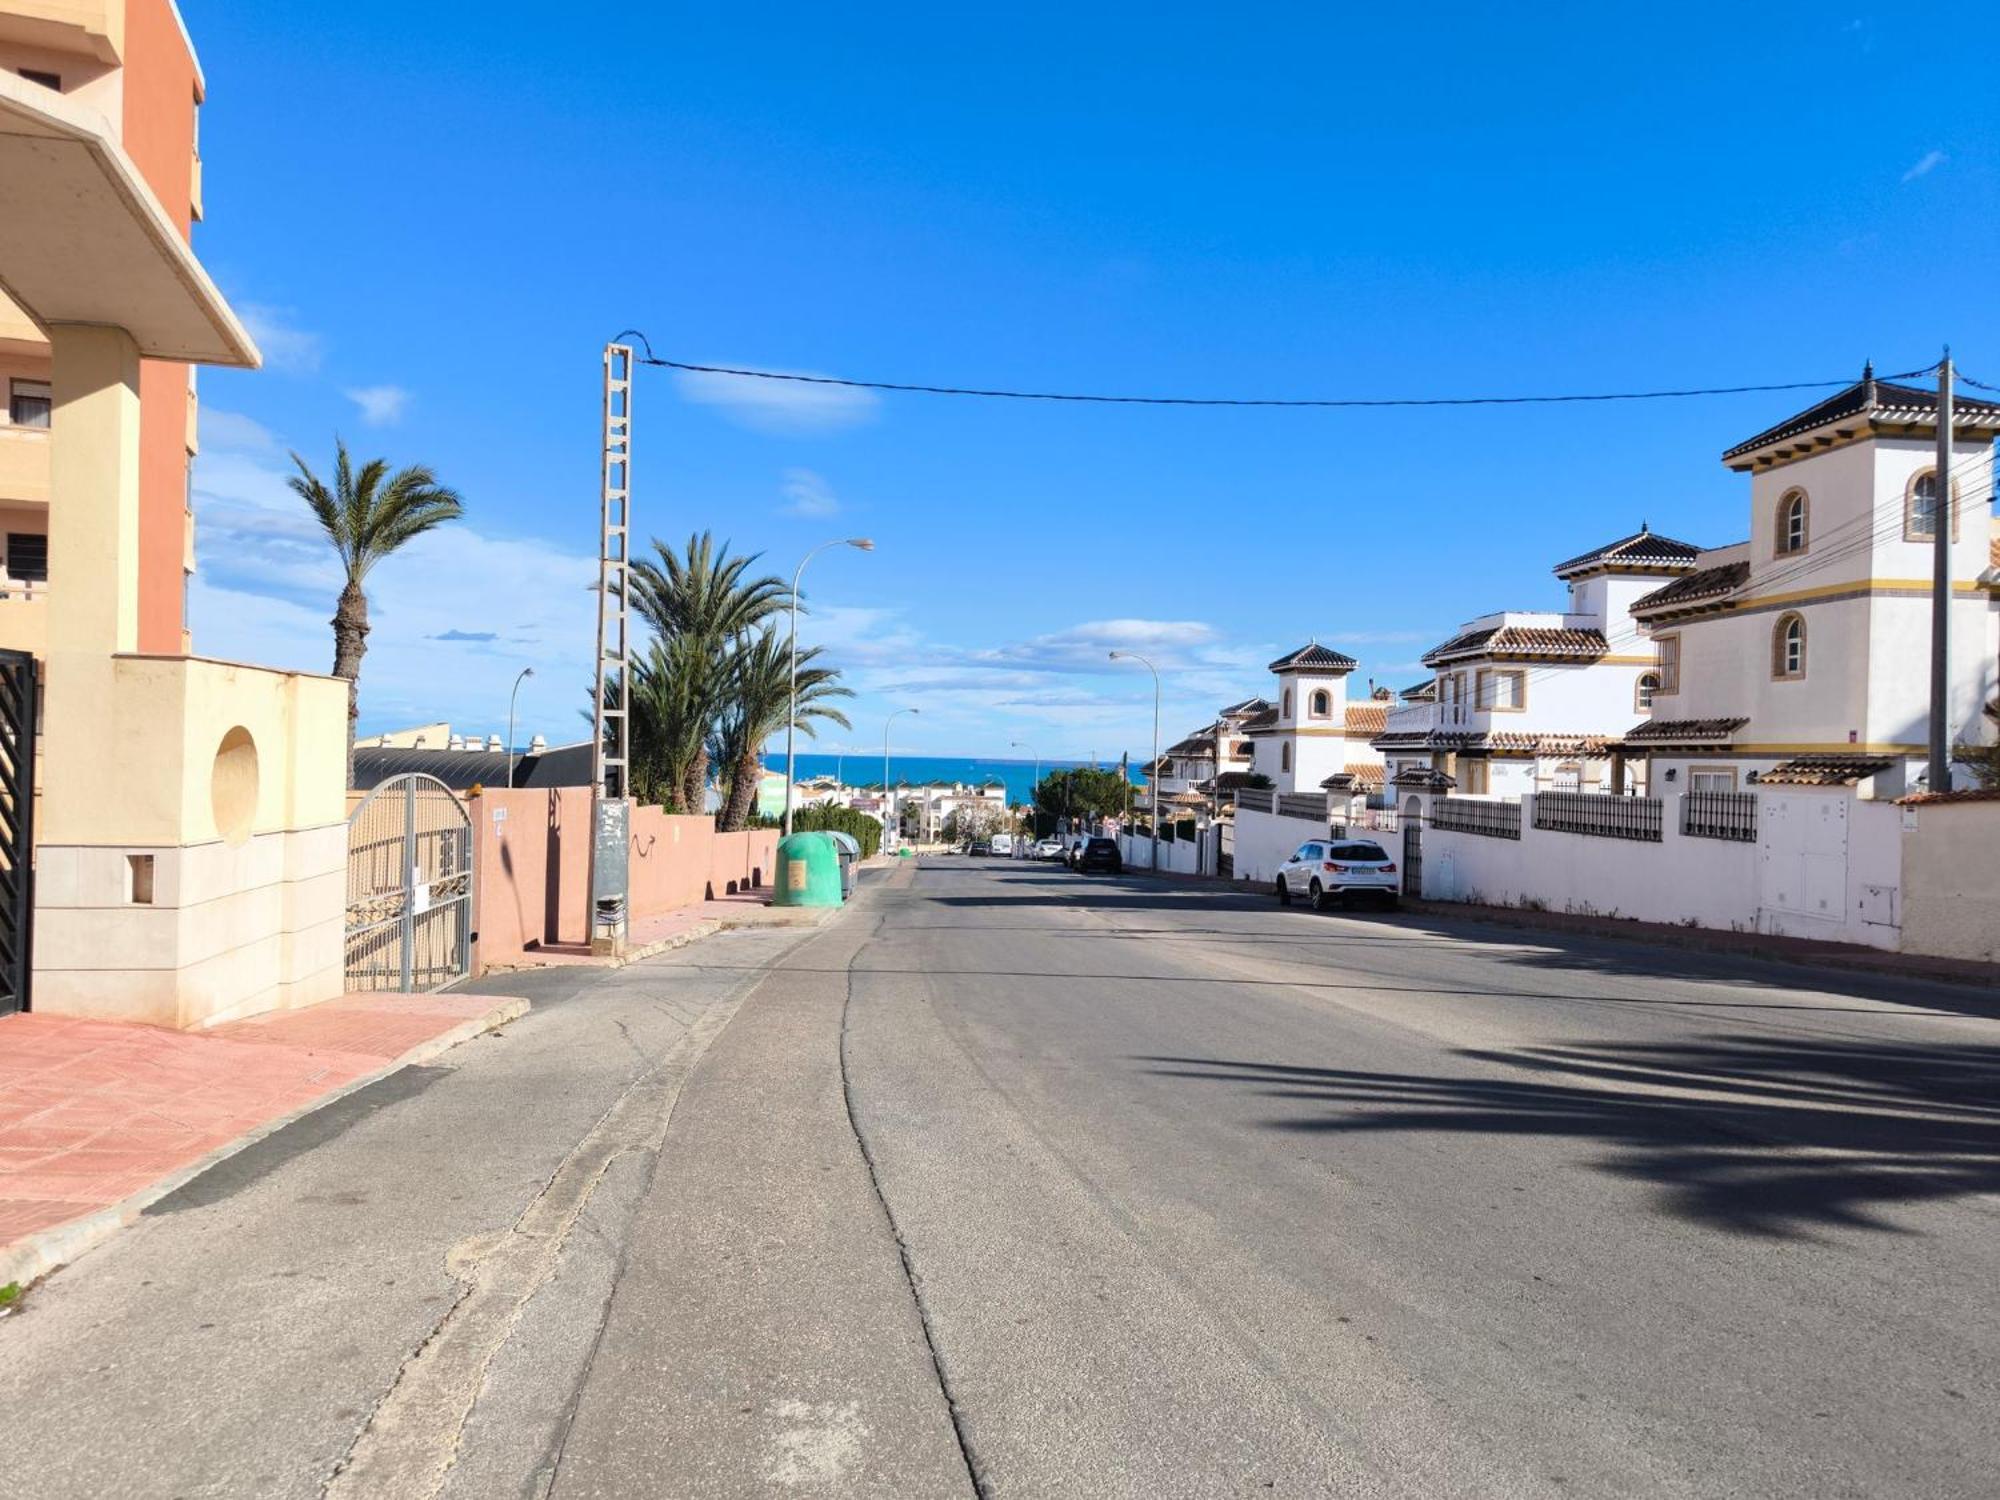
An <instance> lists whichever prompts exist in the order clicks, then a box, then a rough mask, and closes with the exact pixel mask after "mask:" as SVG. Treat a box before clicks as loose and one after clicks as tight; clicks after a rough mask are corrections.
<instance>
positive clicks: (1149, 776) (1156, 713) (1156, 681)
mask: <svg viewBox="0 0 2000 1500" xmlns="http://www.w3.org/2000/svg"><path fill="white" fill-rule="evenodd" d="M1111 659H1112V660H1113V661H1136V662H1138V663H1139V664H1140V665H1142V666H1143V667H1145V669H1146V670H1147V671H1148V672H1151V673H1152V674H1153V759H1152V763H1151V764H1150V765H1148V766H1147V767H1146V783H1147V785H1148V786H1150V787H1151V788H1152V791H1153V870H1154V872H1155V873H1156V874H1157V873H1158V871H1159V868H1160V669H1159V668H1158V667H1156V666H1154V665H1153V664H1152V663H1151V662H1149V661H1147V660H1146V658H1145V657H1143V656H1141V655H1140V654H1139V653H1138V652H1136V651H1114V652H1112V653H1111Z"/></svg>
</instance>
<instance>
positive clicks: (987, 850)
mask: <svg viewBox="0 0 2000 1500" xmlns="http://www.w3.org/2000/svg"><path fill="white" fill-rule="evenodd" d="M972 852H973V853H974V854H991V853H992V852H993V845H992V844H991V843H990V842H989V841H987V840H986V839H974V840H973V841H972Z"/></svg>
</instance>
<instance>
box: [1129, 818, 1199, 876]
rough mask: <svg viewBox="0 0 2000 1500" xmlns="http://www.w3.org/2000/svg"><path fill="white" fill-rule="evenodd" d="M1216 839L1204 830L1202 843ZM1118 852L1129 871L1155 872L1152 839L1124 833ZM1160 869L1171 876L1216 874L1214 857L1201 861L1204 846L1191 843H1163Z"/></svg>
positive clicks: (1161, 843) (1174, 841)
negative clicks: (1151, 870) (1205, 872)
mask: <svg viewBox="0 0 2000 1500" xmlns="http://www.w3.org/2000/svg"><path fill="white" fill-rule="evenodd" d="M1213 837H1214V835H1213V834H1212V833H1210V832H1209V831H1208V830H1206V829H1204V830H1203V831H1202V834H1201V838H1202V839H1203V840H1209V839H1212V838H1213ZM1118 852H1119V854H1120V855H1122V856H1123V857H1124V860H1125V868H1126V869H1128V870H1150V869H1152V868H1153V840H1152V837H1151V835H1140V834H1134V833H1121V834H1119V835H1118ZM1160 868H1161V869H1162V870H1164V871H1166V872H1167V873H1168V874H1169V875H1199V874H1201V873H1202V872H1203V871H1204V870H1206V871H1208V872H1210V873H1213V872H1214V869H1215V857H1214V856H1213V855H1210V856H1209V857H1208V858H1207V859H1206V860H1205V861H1204V860H1202V858H1201V846H1200V844H1199V843H1197V842H1195V841H1192V840H1189V839H1161V840H1160Z"/></svg>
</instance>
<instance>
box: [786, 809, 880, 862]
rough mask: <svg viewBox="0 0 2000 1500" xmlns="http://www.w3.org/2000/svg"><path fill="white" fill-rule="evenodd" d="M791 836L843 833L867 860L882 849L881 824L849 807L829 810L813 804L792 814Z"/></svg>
mask: <svg viewBox="0 0 2000 1500" xmlns="http://www.w3.org/2000/svg"><path fill="white" fill-rule="evenodd" d="M792 831H793V832H794V833H844V834H847V835H849V836H851V837H852V838H853V839H854V840H855V842H857V843H858V844H860V845H861V857H862V858H863V859H867V858H868V857H869V856H870V855H872V854H874V853H875V852H876V851H877V850H879V849H880V848H881V847H882V824H881V823H880V822H879V821H878V820H877V819H876V818H874V817H873V816H871V815H870V814H868V813H865V812H857V811H855V810H854V809H853V808H851V807H828V806H824V805H822V804H819V803H814V804H812V805H810V806H807V807H800V808H795V809H793V811H792Z"/></svg>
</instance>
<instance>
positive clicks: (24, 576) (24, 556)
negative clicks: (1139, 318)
mask: <svg viewBox="0 0 2000 1500" xmlns="http://www.w3.org/2000/svg"><path fill="white" fill-rule="evenodd" d="M7 576H8V577H9V578H11V579H13V580H14V582H16V583H47V582H48V581H49V539H48V538H47V537H46V536H44V535H43V534H42V533H41V532H39V531H10V532H8V533H7Z"/></svg>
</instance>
